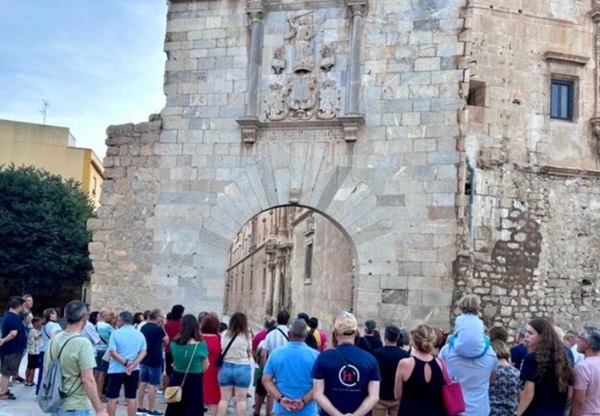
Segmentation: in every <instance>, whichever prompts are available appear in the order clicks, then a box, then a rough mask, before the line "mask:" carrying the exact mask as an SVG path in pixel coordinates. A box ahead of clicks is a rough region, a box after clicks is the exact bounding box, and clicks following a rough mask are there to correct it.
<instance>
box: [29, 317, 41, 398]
mask: <svg viewBox="0 0 600 416" xmlns="http://www.w3.org/2000/svg"><path fill="white" fill-rule="evenodd" d="M31 325H32V328H31V329H30V330H29V334H28V335H27V370H26V371H25V385H26V386H27V387H32V386H35V383H34V382H33V379H34V376H35V370H36V369H37V368H38V367H39V361H40V348H41V347H42V331H41V329H42V318H33V319H32V320H31Z"/></svg>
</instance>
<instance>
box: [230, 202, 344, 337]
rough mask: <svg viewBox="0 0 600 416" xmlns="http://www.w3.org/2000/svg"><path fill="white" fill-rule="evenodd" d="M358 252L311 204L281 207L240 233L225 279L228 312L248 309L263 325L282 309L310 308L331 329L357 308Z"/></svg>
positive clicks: (307, 309) (248, 313)
mask: <svg viewBox="0 0 600 416" xmlns="http://www.w3.org/2000/svg"><path fill="white" fill-rule="evenodd" d="M353 281H354V273H353V256H352V250H351V247H350V245H349V242H348V240H347V237H346V236H345V235H344V234H343V233H342V232H341V231H340V230H339V229H338V228H337V226H336V225H335V224H333V223H332V222H331V221H330V220H328V219H327V218H325V217H324V216H322V215H319V214H317V213H315V212H314V211H311V210H309V209H306V208H300V207H293V206H288V207H280V208H274V209H272V210H269V211H266V212H263V213H260V214H258V215H257V216H255V217H254V218H252V220H250V221H249V222H248V223H247V224H246V225H244V227H243V228H242V229H241V230H240V232H239V233H238V234H237V236H236V239H235V240H234V242H233V244H232V246H231V249H230V250H229V261H228V266H227V274H226V278H225V305H224V308H223V309H224V311H225V312H227V313H229V314H231V313H233V312H238V311H243V312H245V313H246V314H247V315H248V316H249V318H250V320H251V321H252V322H254V323H255V324H257V325H258V326H260V325H261V324H262V322H263V321H264V319H265V318H267V317H272V316H274V315H276V314H277V311H279V310H281V309H286V310H288V311H293V312H300V311H305V312H308V313H310V315H311V316H316V317H317V318H319V320H320V322H321V323H322V326H323V327H326V328H328V327H329V325H328V324H329V322H330V318H331V316H333V314H335V313H337V312H339V311H340V310H350V309H352V308H353V303H354V302H353V299H352V296H353V286H354V282H353Z"/></svg>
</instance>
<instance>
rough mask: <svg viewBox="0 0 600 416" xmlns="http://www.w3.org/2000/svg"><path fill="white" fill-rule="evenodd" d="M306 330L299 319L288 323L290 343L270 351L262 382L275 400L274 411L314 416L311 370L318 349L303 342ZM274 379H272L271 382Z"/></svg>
mask: <svg viewBox="0 0 600 416" xmlns="http://www.w3.org/2000/svg"><path fill="white" fill-rule="evenodd" d="M306 335H307V329H306V323H305V322H304V321H303V320H302V319H294V320H293V321H291V322H290V325H289V337H290V342H289V343H288V344H287V345H285V346H283V347H280V348H277V349H276V350H275V351H273V352H272V353H271V355H270V356H269V359H268V360H267V365H266V367H265V369H264V373H263V377H262V382H263V385H264V386H265V389H266V390H267V392H269V394H270V395H271V397H273V398H274V399H275V400H276V403H275V406H274V408H273V414H276V415H298V416H315V415H316V414H317V404H316V403H315V402H314V401H313V397H312V396H313V391H312V390H313V386H312V384H313V383H312V377H311V370H312V368H313V365H314V363H315V360H316V359H317V356H318V355H319V352H318V351H317V350H315V349H313V348H311V347H309V346H308V345H306V343H305V340H306ZM273 379H275V382H273Z"/></svg>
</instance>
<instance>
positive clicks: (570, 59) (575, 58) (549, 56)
mask: <svg viewBox="0 0 600 416" xmlns="http://www.w3.org/2000/svg"><path fill="white" fill-rule="evenodd" d="M543 58H544V61H559V62H567V63H570V64H575V65H586V64H587V63H588V62H589V60H590V57H589V56H581V55H574V54H571V53H564V52H559V51H546V52H544V56H543Z"/></svg>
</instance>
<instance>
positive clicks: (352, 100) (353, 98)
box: [346, 0, 367, 116]
mask: <svg viewBox="0 0 600 416" xmlns="http://www.w3.org/2000/svg"><path fill="white" fill-rule="evenodd" d="M348 6H349V7H350V11H351V13H352V34H351V36H350V53H349V60H348V81H347V84H346V115H348V116H357V115H359V114H360V84H361V80H360V50H361V46H362V34H363V18H364V15H365V12H366V11H367V3H366V1H365V0H351V1H349V2H348Z"/></svg>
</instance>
